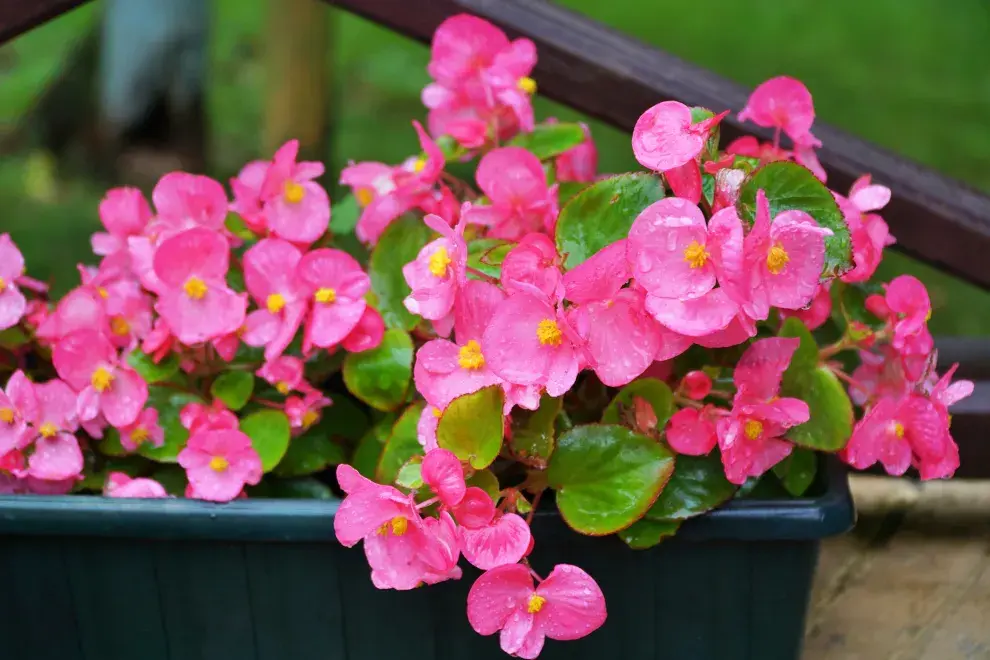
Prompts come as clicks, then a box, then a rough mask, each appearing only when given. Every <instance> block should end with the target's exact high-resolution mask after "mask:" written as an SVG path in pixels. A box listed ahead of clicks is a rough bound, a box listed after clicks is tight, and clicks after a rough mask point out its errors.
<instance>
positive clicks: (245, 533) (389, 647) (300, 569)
mask: <svg viewBox="0 0 990 660" xmlns="http://www.w3.org/2000/svg"><path fill="white" fill-rule="evenodd" d="M822 474H823V475H824V477H823V484H822V485H823V490H821V491H820V492H822V493H823V494H822V495H821V496H820V497H817V498H812V499H802V500H782V501H757V500H735V501H733V502H731V503H729V504H728V505H726V506H725V507H723V508H721V509H719V510H717V511H715V512H712V513H710V514H709V515H707V516H704V517H702V518H698V519H695V520H691V521H689V522H688V523H685V524H684V525H683V527H682V529H681V531H680V532H679V534H678V535H677V536H676V537H675V538H673V539H671V540H668V541H665V542H664V543H662V544H660V545H659V546H657V547H656V548H654V549H651V550H647V551H632V550H629V549H628V548H626V547H625V546H624V545H623V544H622V543H621V542H620V541H619V540H618V539H615V538H605V539H595V538H586V537H581V536H579V535H577V534H575V533H574V532H572V531H570V530H568V529H567V528H566V527H565V526H564V525H563V523H562V522H561V521H560V519H559V518H558V517H557V516H556V515H554V514H551V513H547V514H545V515H541V516H538V518H537V520H536V521H535V522H534V532H535V534H536V537H537V540H538V543H537V546H536V548H537V549H536V552H535V554H534V556H533V558H532V559H533V563H534V565H535V567H536V568H537V570H539V571H541V572H544V571H547V570H548V569H549V568H550V566H548V565H547V561H548V560H551V561H553V562H555V563H563V562H567V563H574V564H578V565H580V566H582V567H583V568H585V569H586V570H587V571H588V572H590V573H591V574H592V575H593V576H594V577H595V578H596V579H597V580H598V582H599V584H600V585H601V586H602V589H603V590H604V592H605V596H606V598H607V602H608V609H609V617H608V621H607V622H606V624H605V626H604V627H603V628H602V629H601V630H599V631H597V632H596V633H594V634H592V635H591V636H589V637H587V638H585V639H584V640H580V641H577V642H567V643H560V642H553V641H548V642H547V646H546V648H545V649H544V651H543V655H541V658H544V659H547V660H553V659H558V658H567V659H568V660H584V659H588V660H591V659H595V660H602V659H608V658H615V659H619V658H621V659H622V660H647V659H651V660H652V659H654V658H663V659H664V660H708V659H711V660H736V659H740V660H741V659H744V658H745V659H748V660H789V659H796V658H797V657H798V655H799V652H800V647H801V639H802V635H803V630H804V617H805V610H806V607H807V602H808V595H809V590H810V586H811V580H812V576H813V572H814V568H815V563H816V559H817V556H818V548H819V541H820V539H821V538H822V537H825V536H830V535H834V534H838V533H841V532H843V531H845V530H847V529H848V528H849V527H850V526H851V524H852V522H853V509H852V502H851V499H850V496H849V491H848V487H847V483H846V478H845V474H844V473H843V472H842V470H841V468H838V466H836V465H830V466H829V468H828V469H827V470H825V471H823V473H822ZM335 510H336V505H335V504H334V503H331V502H325V501H303V500H243V501H238V502H233V503H231V504H227V505H211V504H207V503H202V502H196V501H191V500H181V499H177V500H168V501H162V500H151V501H141V500H119V499H118V500H113V499H102V498H96V497H92V498H90V497H24V496H19V497H3V498H0V585H2V591H3V593H2V597H0V638H2V639H3V643H2V648H3V651H2V653H0V656H2V657H3V658H5V659H6V658H9V659H10V660H27V659H28V658H30V659H31V660H49V659H51V660H77V659H79V660H82V659H85V660H166V659H170V660H199V659H202V660H317V659H319V660H345V659H346V660H393V659H394V660H434V659H436V660H466V659H471V660H486V659H488V658H493V659H494V658H503V657H504V656H503V655H502V654H501V651H500V650H499V648H498V639H497V636H493V637H480V636H478V635H476V634H475V633H474V631H472V630H471V629H470V627H469V626H468V623H467V618H466V616H465V607H464V604H465V597H466V595H467V591H468V589H469V588H470V586H471V582H472V580H473V578H474V576H475V573H474V572H473V571H465V576H464V578H463V579H462V580H460V581H458V582H448V583H445V584H442V585H438V586H434V587H430V588H428V589H417V590H414V591H411V592H403V593H398V592H392V591H388V592H385V591H377V590H376V589H375V588H374V587H373V586H372V584H371V581H370V579H369V574H368V568H367V565H366V563H365V559H364V553H363V552H361V550H360V549H351V550H348V549H344V548H341V547H340V546H339V545H338V544H337V543H336V541H335V539H334V535H333V516H334V512H335Z"/></svg>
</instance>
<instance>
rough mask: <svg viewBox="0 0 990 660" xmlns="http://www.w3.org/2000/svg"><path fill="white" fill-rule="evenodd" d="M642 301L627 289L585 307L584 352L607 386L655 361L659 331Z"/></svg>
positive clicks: (623, 380) (626, 379) (628, 378)
mask: <svg viewBox="0 0 990 660" xmlns="http://www.w3.org/2000/svg"><path fill="white" fill-rule="evenodd" d="M585 263H587V262H585ZM571 272H573V271H571ZM643 302H644V301H643V294H642V293H639V292H637V291H631V290H629V291H622V292H620V293H619V295H618V296H617V297H616V298H615V300H614V301H609V302H608V303H594V304H592V305H590V306H589V309H588V315H589V321H590V332H589V335H588V350H589V352H590V353H591V356H592V357H593V358H594V360H595V366H594V369H595V373H596V374H597V375H598V378H599V379H600V380H601V381H602V383H604V384H605V385H608V386H609V387H622V386H623V385H625V384H626V383H629V382H630V381H632V380H633V379H634V378H636V377H637V376H639V375H640V374H642V373H643V372H644V371H646V368H647V367H649V366H650V365H651V364H652V363H653V361H654V359H655V358H656V355H657V351H658V350H659V348H660V342H661V333H660V328H659V326H658V325H657V324H656V323H655V322H654V321H653V319H652V318H650V316H649V315H648V314H647V313H646V310H645V309H644V307H643Z"/></svg>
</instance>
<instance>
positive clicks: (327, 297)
mask: <svg viewBox="0 0 990 660" xmlns="http://www.w3.org/2000/svg"><path fill="white" fill-rule="evenodd" d="M313 298H315V299H316V302H318V303H323V304H324V305H329V304H330V303H332V302H334V301H335V300H337V291H336V290H335V289H331V288H330V287H322V286H321V287H320V288H319V289H317V290H316V293H314V294H313Z"/></svg>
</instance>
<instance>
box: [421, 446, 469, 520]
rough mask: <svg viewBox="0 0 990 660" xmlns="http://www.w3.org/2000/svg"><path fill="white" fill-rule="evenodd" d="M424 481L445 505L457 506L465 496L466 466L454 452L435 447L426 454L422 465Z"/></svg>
mask: <svg viewBox="0 0 990 660" xmlns="http://www.w3.org/2000/svg"><path fill="white" fill-rule="evenodd" d="M422 474H423V483H425V484H426V485H428V486H429V487H430V488H431V489H432V490H433V492H434V493H436V494H437V495H438V496H439V497H440V501H441V502H443V503H444V505H445V506H457V504H458V503H460V501H461V500H462V499H463V498H464V492H465V490H467V486H466V485H465V484H464V467H463V466H462V465H461V461H460V460H459V459H458V458H457V457H456V456H454V453H453V452H451V451H448V450H446V449H434V450H433V451H430V452H428V453H427V454H426V457H425V458H424V459H423V465H422Z"/></svg>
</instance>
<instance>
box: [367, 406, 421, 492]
mask: <svg viewBox="0 0 990 660" xmlns="http://www.w3.org/2000/svg"><path fill="white" fill-rule="evenodd" d="M423 405H424V404H423V403H414V404H413V405H411V406H409V407H408V408H406V409H405V411H404V412H403V413H402V415H400V416H399V419H398V421H397V422H396V423H395V426H393V427H392V433H391V434H390V435H389V437H388V440H386V441H385V447H384V449H383V451H382V455H381V457H380V458H379V459H378V468H377V469H376V470H375V481H377V482H379V483H383V484H390V483H392V482H393V481H395V478H396V477H397V476H398V474H399V470H401V469H402V466H403V465H405V464H406V463H407V462H408V461H409V459H411V458H412V457H413V456H422V455H423V447H422V445H420V444H419V440H418V439H417V436H416V426H417V424H419V416H420V413H422V412H423Z"/></svg>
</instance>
